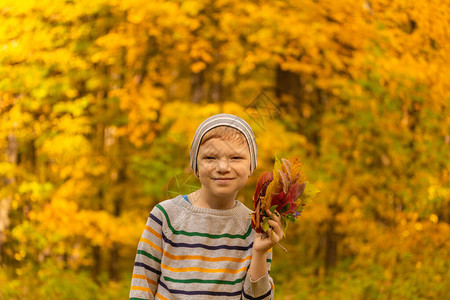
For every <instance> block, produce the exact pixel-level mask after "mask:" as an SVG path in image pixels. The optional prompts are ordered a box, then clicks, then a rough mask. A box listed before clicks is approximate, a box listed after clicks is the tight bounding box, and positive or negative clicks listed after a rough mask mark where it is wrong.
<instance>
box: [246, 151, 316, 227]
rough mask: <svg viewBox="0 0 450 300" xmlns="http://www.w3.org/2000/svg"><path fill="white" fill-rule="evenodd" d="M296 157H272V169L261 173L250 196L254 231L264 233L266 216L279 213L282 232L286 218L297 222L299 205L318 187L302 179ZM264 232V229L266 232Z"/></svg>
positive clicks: (267, 217)
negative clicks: (253, 192)
mask: <svg viewBox="0 0 450 300" xmlns="http://www.w3.org/2000/svg"><path fill="white" fill-rule="evenodd" d="M301 166H302V163H301V160H300V157H298V156H296V157H293V158H290V159H284V158H282V159H281V160H279V159H276V161H275V165H274V169H273V171H266V172H264V173H262V174H261V176H260V177H259V178H258V182H257V184H256V189H255V194H254V196H253V203H254V212H253V213H252V227H253V229H255V231H256V232H257V233H263V232H264V233H266V232H267V230H268V229H269V223H268V221H269V219H270V216H269V215H268V213H267V210H269V211H270V212H271V213H272V214H274V213H275V214H278V215H280V216H281V221H282V225H283V230H284V233H285V234H286V230H287V227H288V224H289V223H290V222H297V217H298V216H299V215H300V214H301V212H302V211H303V207H304V206H305V205H306V204H307V203H309V202H311V201H312V199H313V198H314V197H315V196H316V194H317V193H318V192H319V190H318V189H317V188H316V187H315V186H314V185H312V184H311V183H309V182H308V181H306V177H305V175H304V174H303V172H302V170H301ZM266 234H267V233H266Z"/></svg>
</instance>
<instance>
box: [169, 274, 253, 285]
mask: <svg viewBox="0 0 450 300" xmlns="http://www.w3.org/2000/svg"><path fill="white" fill-rule="evenodd" d="M244 279H245V277H243V278H241V279H237V280H234V281H228V280H202V279H174V278H170V277H166V276H164V280H166V281H172V282H177V283H212V284H230V285H234V284H236V283H240V282H242V281H244Z"/></svg>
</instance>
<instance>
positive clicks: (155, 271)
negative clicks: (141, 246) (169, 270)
mask: <svg viewBox="0 0 450 300" xmlns="http://www.w3.org/2000/svg"><path fill="white" fill-rule="evenodd" d="M134 266H135V267H142V268H145V269H147V270H149V271H151V272H153V273H155V274H158V275H161V271H158V270H156V269H153V268H152V267H150V266H148V265H146V264H144V263H140V262H135V263H134Z"/></svg>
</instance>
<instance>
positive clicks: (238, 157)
mask: <svg viewBox="0 0 450 300" xmlns="http://www.w3.org/2000/svg"><path fill="white" fill-rule="evenodd" d="M232 159H242V156H233V157H232Z"/></svg>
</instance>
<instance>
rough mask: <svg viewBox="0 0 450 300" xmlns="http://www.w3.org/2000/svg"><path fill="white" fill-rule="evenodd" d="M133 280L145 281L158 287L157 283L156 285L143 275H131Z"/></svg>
mask: <svg viewBox="0 0 450 300" xmlns="http://www.w3.org/2000/svg"><path fill="white" fill-rule="evenodd" d="M133 278H136V279H144V280H147V282H148V283H150V284H153V285H158V283H156V281H153V280H151V279H148V278H147V276H145V275H137V274H133Z"/></svg>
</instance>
